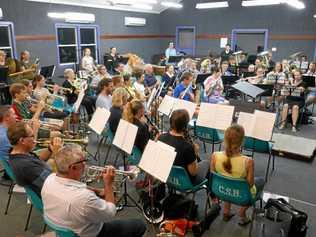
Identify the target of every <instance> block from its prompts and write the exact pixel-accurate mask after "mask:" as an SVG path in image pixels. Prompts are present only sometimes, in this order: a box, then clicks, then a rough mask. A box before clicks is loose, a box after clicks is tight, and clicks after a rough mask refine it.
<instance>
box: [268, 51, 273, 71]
mask: <svg viewBox="0 0 316 237" xmlns="http://www.w3.org/2000/svg"><path fill="white" fill-rule="evenodd" d="M268 62H269V66H270V67H271V68H274V67H275V62H274V61H273V57H272V52H270V51H269V53H268Z"/></svg>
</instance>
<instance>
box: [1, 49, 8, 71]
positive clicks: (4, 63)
mask: <svg viewBox="0 0 316 237" xmlns="http://www.w3.org/2000/svg"><path fill="white" fill-rule="evenodd" d="M6 56H7V54H6V52H5V51H3V50H0V67H5V66H6Z"/></svg>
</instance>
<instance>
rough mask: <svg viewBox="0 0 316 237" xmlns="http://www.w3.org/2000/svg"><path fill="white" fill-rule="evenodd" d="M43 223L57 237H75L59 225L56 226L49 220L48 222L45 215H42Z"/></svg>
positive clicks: (71, 232)
mask: <svg viewBox="0 0 316 237" xmlns="http://www.w3.org/2000/svg"><path fill="white" fill-rule="evenodd" d="M43 217H44V221H45V223H46V225H48V226H49V228H51V229H52V230H53V231H54V232H55V233H56V235H57V237H76V236H77V235H76V234H75V233H74V232H73V231H72V230H70V229H67V228H64V227H61V226H59V225H56V224H55V223H53V222H52V221H51V220H49V219H48V218H47V217H46V216H45V215H43Z"/></svg>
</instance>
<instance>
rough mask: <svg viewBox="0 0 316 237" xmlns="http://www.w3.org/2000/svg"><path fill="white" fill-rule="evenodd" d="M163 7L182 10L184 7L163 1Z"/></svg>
mask: <svg viewBox="0 0 316 237" xmlns="http://www.w3.org/2000/svg"><path fill="white" fill-rule="evenodd" d="M161 5H162V6H164V7H171V8H182V7H183V5H182V4H180V3H176V2H169V1H163V2H161Z"/></svg>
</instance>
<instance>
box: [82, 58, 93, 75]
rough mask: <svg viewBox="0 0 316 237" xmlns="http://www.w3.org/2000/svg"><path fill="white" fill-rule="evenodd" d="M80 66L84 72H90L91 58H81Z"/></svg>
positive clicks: (91, 69) (91, 68) (91, 67)
mask: <svg viewBox="0 0 316 237" xmlns="http://www.w3.org/2000/svg"><path fill="white" fill-rule="evenodd" d="M81 66H82V68H83V69H84V70H86V71H88V72H92V71H93V70H94V68H93V66H94V60H93V58H92V57H91V56H83V57H82V60H81Z"/></svg>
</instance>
